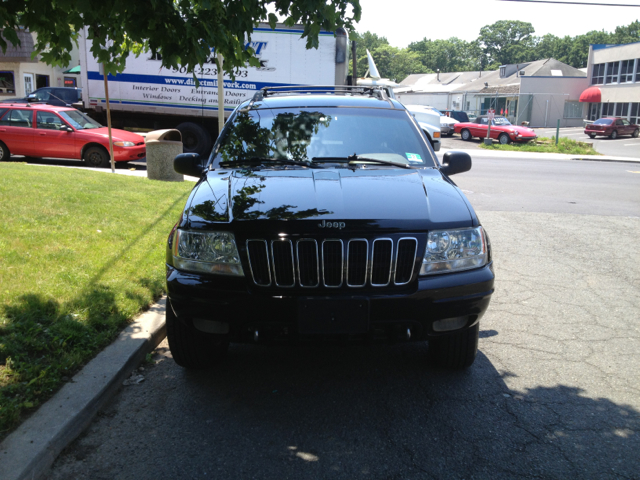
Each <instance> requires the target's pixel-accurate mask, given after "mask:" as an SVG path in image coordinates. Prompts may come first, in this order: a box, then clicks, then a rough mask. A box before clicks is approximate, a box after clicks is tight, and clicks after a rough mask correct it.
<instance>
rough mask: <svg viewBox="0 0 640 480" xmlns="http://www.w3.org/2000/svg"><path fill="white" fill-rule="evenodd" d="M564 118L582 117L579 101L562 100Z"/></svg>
mask: <svg viewBox="0 0 640 480" xmlns="http://www.w3.org/2000/svg"><path fill="white" fill-rule="evenodd" d="M564 118H582V104H581V103H580V102H564Z"/></svg>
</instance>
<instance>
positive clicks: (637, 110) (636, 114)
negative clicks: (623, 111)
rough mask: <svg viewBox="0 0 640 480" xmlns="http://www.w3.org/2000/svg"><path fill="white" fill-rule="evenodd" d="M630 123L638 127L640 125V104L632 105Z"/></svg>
mask: <svg viewBox="0 0 640 480" xmlns="http://www.w3.org/2000/svg"><path fill="white" fill-rule="evenodd" d="M629 121H630V122H631V123H635V124H636V125H638V124H639V123H640V103H632V104H631V116H630V117H629Z"/></svg>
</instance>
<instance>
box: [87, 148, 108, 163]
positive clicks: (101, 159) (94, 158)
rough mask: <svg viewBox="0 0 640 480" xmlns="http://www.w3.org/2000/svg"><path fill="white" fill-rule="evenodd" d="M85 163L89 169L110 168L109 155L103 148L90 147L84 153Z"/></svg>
mask: <svg viewBox="0 0 640 480" xmlns="http://www.w3.org/2000/svg"><path fill="white" fill-rule="evenodd" d="M84 163H85V165H86V166H87V167H93V168H108V167H109V154H108V153H107V151H106V150H105V149H104V148H102V147H89V148H87V150H86V151H85V152H84Z"/></svg>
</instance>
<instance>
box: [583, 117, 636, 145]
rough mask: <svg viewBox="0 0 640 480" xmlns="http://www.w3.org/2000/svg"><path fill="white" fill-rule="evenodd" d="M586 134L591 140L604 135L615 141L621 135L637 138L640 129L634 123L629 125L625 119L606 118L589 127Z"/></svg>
mask: <svg viewBox="0 0 640 480" xmlns="http://www.w3.org/2000/svg"><path fill="white" fill-rule="evenodd" d="M584 133H586V134H587V135H589V137H591V138H596V135H604V136H606V137H609V138H611V139H614V140H615V139H616V138H618V137H619V136H620V135H631V136H632V137H636V138H637V137H638V134H640V127H639V126H638V125H636V124H634V123H629V121H628V120H625V119H624V118H618V117H604V118H599V119H598V120H596V121H595V122H593V123H591V124H589V125H587V126H586V127H585V129H584Z"/></svg>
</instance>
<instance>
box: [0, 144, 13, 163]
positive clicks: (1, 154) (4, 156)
mask: <svg viewBox="0 0 640 480" xmlns="http://www.w3.org/2000/svg"><path fill="white" fill-rule="evenodd" d="M10 157H11V153H10V152H9V149H8V148H7V146H6V145H5V144H4V143H2V142H0V162H6V161H7V160H9V158H10Z"/></svg>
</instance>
